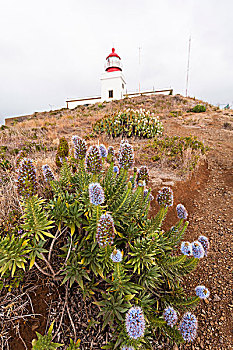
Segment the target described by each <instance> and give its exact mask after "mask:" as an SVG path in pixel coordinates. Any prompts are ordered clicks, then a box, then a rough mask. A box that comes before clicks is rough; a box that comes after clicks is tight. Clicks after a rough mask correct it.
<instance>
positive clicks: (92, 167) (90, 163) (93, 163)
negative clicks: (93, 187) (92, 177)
mask: <svg viewBox="0 0 233 350" xmlns="http://www.w3.org/2000/svg"><path fill="white" fill-rule="evenodd" d="M85 162H86V168H87V171H88V172H90V173H93V174H96V173H99V172H100V171H101V170H102V167H103V165H102V159H101V154H100V150H99V148H98V147H97V146H90V147H89V149H88V151H87V153H86V158H85Z"/></svg>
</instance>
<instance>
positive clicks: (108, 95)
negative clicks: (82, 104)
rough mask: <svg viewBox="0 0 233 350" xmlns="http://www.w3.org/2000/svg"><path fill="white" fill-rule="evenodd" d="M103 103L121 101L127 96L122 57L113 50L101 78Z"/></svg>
mask: <svg viewBox="0 0 233 350" xmlns="http://www.w3.org/2000/svg"><path fill="white" fill-rule="evenodd" d="M100 79H101V101H102V102H103V101H111V100H120V99H122V98H124V95H125V94H126V82H125V78H124V76H123V73H122V64H121V58H120V56H119V55H118V54H117V53H116V52H115V49H114V48H112V52H111V53H110V54H109V55H108V56H107V58H106V63H105V72H104V73H103V74H102V76H101V78H100Z"/></svg>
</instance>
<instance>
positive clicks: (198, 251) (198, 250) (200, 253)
mask: <svg viewBox="0 0 233 350" xmlns="http://www.w3.org/2000/svg"><path fill="white" fill-rule="evenodd" d="M192 252H193V256H194V258H198V259H201V258H204V255H205V251H204V248H203V246H202V244H201V243H200V242H198V241H195V242H193V243H192Z"/></svg>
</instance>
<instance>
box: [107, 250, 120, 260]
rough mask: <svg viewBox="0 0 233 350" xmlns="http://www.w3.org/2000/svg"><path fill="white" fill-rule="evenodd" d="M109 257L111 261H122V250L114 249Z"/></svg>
mask: <svg viewBox="0 0 233 350" xmlns="http://www.w3.org/2000/svg"><path fill="white" fill-rule="evenodd" d="M110 258H111V259H112V261H113V262H115V263H116V262H121V261H122V252H121V251H120V250H119V249H114V251H113V252H112V254H111V255H110Z"/></svg>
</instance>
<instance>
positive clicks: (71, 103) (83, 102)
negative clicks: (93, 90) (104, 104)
mask: <svg viewBox="0 0 233 350" xmlns="http://www.w3.org/2000/svg"><path fill="white" fill-rule="evenodd" d="M67 102H68V108H69V109H74V108H75V107H77V106H81V105H86V104H87V105H88V104H94V103H97V102H101V98H100V97H99V98H98V99H97V98H95V99H91V98H90V99H80V100H77V101H67Z"/></svg>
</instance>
